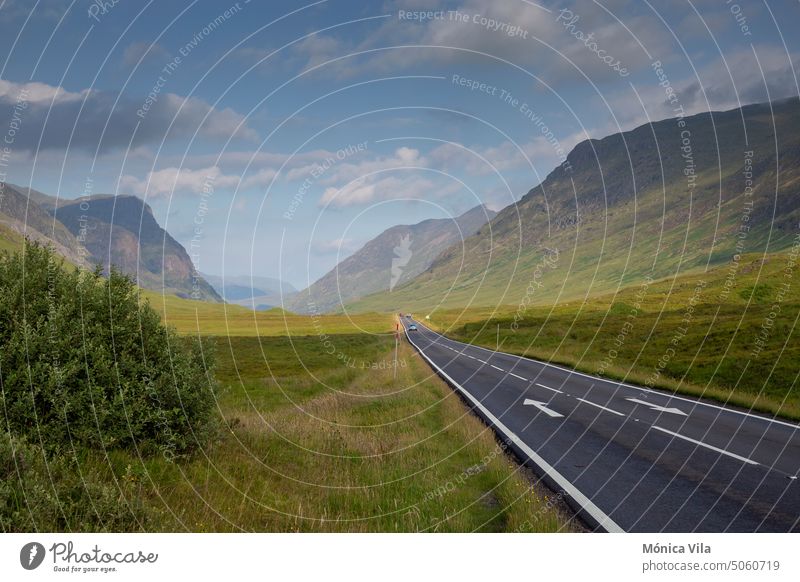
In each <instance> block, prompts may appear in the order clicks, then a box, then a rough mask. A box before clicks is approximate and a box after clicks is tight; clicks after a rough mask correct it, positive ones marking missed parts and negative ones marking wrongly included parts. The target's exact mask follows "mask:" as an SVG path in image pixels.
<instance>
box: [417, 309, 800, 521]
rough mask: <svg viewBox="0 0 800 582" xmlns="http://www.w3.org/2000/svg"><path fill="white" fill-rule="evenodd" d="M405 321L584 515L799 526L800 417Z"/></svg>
mask: <svg viewBox="0 0 800 582" xmlns="http://www.w3.org/2000/svg"><path fill="white" fill-rule="evenodd" d="M412 322H413V323H415V324H416V325H417V327H418V331H408V326H409V325H411V323H412ZM403 324H404V325H405V326H406V336H407V337H408V339H409V341H410V342H411V344H412V345H413V346H414V347H415V348H416V349H417V350H418V351H419V352H420V354H421V355H422V357H423V358H424V359H425V360H427V361H428V363H429V364H430V365H431V366H432V367H433V368H434V369H435V370H436V372H437V373H438V374H439V375H440V376H442V377H443V378H444V379H445V380H446V381H447V382H448V383H449V384H450V385H451V386H453V387H454V388H455V389H456V390H457V391H458V392H460V393H461V394H462V396H463V397H464V398H465V400H467V402H468V403H469V404H470V405H471V406H472V407H473V409H474V410H475V412H476V413H477V414H478V415H480V416H481V417H483V419H484V420H485V421H487V422H488V423H489V424H490V425H491V426H492V427H493V428H494V430H495V431H496V432H497V433H498V436H499V437H500V438H501V439H502V440H505V441H508V442H510V443H511V447H512V448H513V449H514V451H515V452H516V454H517V455H518V456H519V457H520V458H521V459H523V460H524V461H525V463H526V464H527V465H530V466H531V467H533V468H534V470H535V471H536V472H537V473H538V474H539V475H541V476H542V477H544V478H545V480H546V481H548V483H549V484H550V486H551V487H552V488H553V489H554V490H556V491H563V492H564V493H563V494H564V496H565V499H566V500H567V501H568V503H570V505H571V506H572V507H573V508H575V510H576V511H577V512H578V513H579V515H581V517H582V518H583V519H584V520H585V521H586V522H587V523H589V524H590V526H593V527H595V528H596V529H598V530H606V531H611V532H619V531H634V532H789V531H800V479H799V478H798V474H799V473H800V426H798V425H797V424H794V423H791V422H784V421H781V420H775V419H771V418H767V417H765V416H762V415H757V414H751V413H748V412H745V411H741V410H738V409H734V408H730V407H724V406H721V405H719V404H715V403H713V402H707V401H703V400H700V399H694V398H691V397H683V396H673V395H671V394H668V393H665V392H660V391H656V390H650V389H647V388H640V387H636V386H632V385H629V384H621V383H619V382H616V381H613V380H607V379H602V378H596V377H592V376H588V375H586V374H581V373H579V372H575V371H572V370H568V369H565V368H561V367H558V366H554V365H550V364H546V363H542V362H538V361H535V360H530V359H526V358H520V357H518V356H514V355H510V354H505V353H503V352H494V351H491V350H487V349H484V348H480V347H477V346H471V345H469V344H464V343H461V342H457V341H454V340H451V339H448V338H446V337H444V336H442V335H440V334H438V333H435V332H433V331H432V330H430V329H428V328H426V327H424V326H423V325H422V324H420V323H419V322H416V321H413V320H410V319H406V318H403Z"/></svg>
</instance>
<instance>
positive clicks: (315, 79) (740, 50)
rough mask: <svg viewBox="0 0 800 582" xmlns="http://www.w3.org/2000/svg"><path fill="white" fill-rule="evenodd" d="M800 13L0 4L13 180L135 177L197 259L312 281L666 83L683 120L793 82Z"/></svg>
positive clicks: (586, 5)
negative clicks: (14, 123)
mask: <svg viewBox="0 0 800 582" xmlns="http://www.w3.org/2000/svg"><path fill="white" fill-rule="evenodd" d="M34 6H35V7H34ZM32 7H33V8H32ZM798 22H800V5H798V3H797V2H789V1H787V2H769V3H762V2H755V1H748V2H744V1H741V2H738V3H736V2H726V1H725V0H719V1H707V0H702V1H694V2H684V1H683V0H675V1H669V2H667V1H663V0H662V1H658V2H647V1H638V0H637V1H625V0H607V1H604V2H599V1H598V2H590V1H586V2H583V1H581V2H566V3H558V2H542V3H534V2H529V1H527V0H497V1H493V2H488V1H485V0H484V1H478V0H460V1H456V2H443V1H430V0H398V1H396V2H394V1H386V2H381V1H376V2H353V1H350V0H329V1H320V2H312V3H308V4H305V3H303V2H272V1H271V2H256V1H255V0H254V1H252V2H245V1H244V0H240V2H238V3H237V2H228V1H224V0H223V1H213V2H212V1H205V2H202V1H197V2H193V3H183V2H149V3H146V2H129V1H126V0H118V2H117V3H113V2H111V1H108V0H107V1H106V2H101V1H100V0H97V1H96V2H89V1H84V0H80V1H78V0H75V1H74V2H68V1H63V2H62V1H61V0H49V1H47V2H37V3H35V4H34V3H32V2H21V1H16V0H15V1H5V2H3V1H2V0H0V28H2V34H0V45H2V51H1V52H0V54H2V55H4V60H3V61H2V70H0V109H2V115H3V119H4V120H6V119H7V120H10V119H12V116H13V114H14V111H15V109H16V110H17V112H20V111H21V112H22V114H21V115H20V116H19V119H20V122H19V123H18V126H19V127H15V128H14V131H13V139H12V140H11V141H12V143H11V144H8V147H9V151H10V165H9V168H8V173H7V179H8V181H9V182H12V183H16V184H21V185H31V186H32V187H33V188H35V189H38V190H41V191H44V192H47V193H50V194H53V195H58V196H60V197H63V198H76V197H78V196H81V195H82V194H85V193H92V194H98V193H120V194H134V195H136V196H139V197H141V198H143V199H145V200H146V201H147V202H148V203H149V204H150V205H151V206H152V208H153V210H154V212H155V214H156V216H157V218H158V219H159V221H160V222H161V224H162V225H164V226H165V227H166V228H167V229H168V230H169V232H170V233H171V234H173V236H175V237H176V238H177V239H178V240H179V241H180V242H181V243H183V244H184V245H185V246H186V247H187V249H189V250H190V251H191V254H192V255H193V259H194V260H195V263H196V265H197V266H198V268H199V269H200V270H201V271H204V272H207V273H212V274H223V273H224V274H228V275H240V274H248V273H253V274H254V275H260V276H271V277H280V278H283V279H285V280H287V281H289V282H291V283H292V284H294V285H295V286H297V287H304V286H306V285H307V284H308V283H309V282H312V281H313V280H315V279H316V278H318V277H319V276H321V275H322V274H324V273H325V272H326V271H327V270H329V269H330V268H332V267H333V266H334V265H335V264H336V262H337V261H338V260H340V259H341V258H343V257H344V256H347V255H348V254H350V253H352V252H353V251H354V250H355V249H357V248H358V247H359V246H360V245H362V244H363V243H364V242H366V241H367V240H369V239H370V238H372V237H374V236H375V235H377V234H379V233H380V232H382V231H383V230H384V229H386V228H388V227H390V226H393V225H395V224H403V223H414V222H418V221H420V220H423V219H426V218H432V217H449V216H455V215H458V214H460V213H462V212H464V211H466V210H468V209H469V208H471V207H473V206H475V205H477V204H481V203H485V204H488V205H489V206H490V207H492V208H494V209H500V208H502V207H504V206H507V205H508V204H511V203H513V202H514V201H515V200H518V199H519V197H521V196H522V195H524V194H525V193H526V192H527V191H528V190H529V189H530V188H532V187H533V186H535V185H537V184H538V183H539V182H540V181H541V180H542V179H543V178H544V177H545V176H546V175H547V173H548V172H550V171H551V170H552V169H553V168H554V167H555V166H556V165H557V164H559V163H560V162H561V161H562V159H563V156H564V155H566V153H568V152H569V150H570V149H571V148H572V147H573V146H574V145H575V144H576V143H577V142H579V141H581V140H583V139H586V138H587V137H602V136H605V135H608V134H610V133H614V132H617V131H620V130H627V129H631V128H633V127H635V126H637V125H640V124H642V123H646V122H647V121H648V120H655V119H663V118H665V117H670V116H672V115H673V114H674V112H673V110H674V105H675V102H673V104H670V103H669V102H668V100H667V96H668V95H667V89H672V90H674V91H675V95H676V99H677V104H678V105H680V106H681V107H682V108H683V109H684V111H685V112H686V113H687V114H688V113H694V112H699V111H706V110H708V109H728V108H732V107H736V106H738V105H740V104H745V103H752V102H756V101H763V100H766V99H767V98H772V99H778V98H783V97H788V96H791V95H795V96H796V95H798V83H797V78H796V76H795V73H796V67H795V66H796V65H797V64H798V54H799V53H798V40H797V34H796V30H795V28H796V26H795V25H796V24H797V23H798ZM590 35H591V36H590ZM655 63H660V64H661V68H662V70H663V74H662V75H661V76H660V77H659V75H657V74H656V72H655V68H656V67H655V66H654V64H655ZM22 105H24V107H22ZM4 125H6V127H4V128H0V132H3V133H5V134H6V135H9V134H8V132H7V131H6V130H8V129H9V128H10V126H9V125H8V124H7V123H6V122H5V121H4Z"/></svg>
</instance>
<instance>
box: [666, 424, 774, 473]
mask: <svg viewBox="0 0 800 582" xmlns="http://www.w3.org/2000/svg"><path fill="white" fill-rule="evenodd" d="M653 428H654V429H656V430H660V431H661V432H665V433H667V434H671V435H672V436H674V437H678V438H679V439H683V440H685V441H689V442H690V443H694V444H696V445H700V446H701V447H705V448H707V449H711V450H712V451H717V452H718V453H722V454H723V455H728V456H729V457H733V458H734V459H738V460H740V461H742V462H743V463H748V464H750V465H758V464H760V463H758V462H756V461H753V460H752V459H748V458H747V457H742V456H740V455H737V454H736V453H731V452H730V451H726V450H725V449H720V448H718V447H715V446H714V445H709V444H706V443H704V442H703V441H697V440H695V439H693V438H689V437H687V436H683V435H682V434H678V433H677V432H672V431H671V430H667V429H665V428H661V427H660V426H656V425H653Z"/></svg>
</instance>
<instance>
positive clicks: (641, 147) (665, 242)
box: [350, 98, 800, 313]
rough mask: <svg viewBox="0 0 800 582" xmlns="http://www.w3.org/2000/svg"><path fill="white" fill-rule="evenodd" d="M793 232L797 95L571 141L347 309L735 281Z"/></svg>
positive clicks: (798, 206) (797, 190)
mask: <svg viewBox="0 0 800 582" xmlns="http://www.w3.org/2000/svg"><path fill="white" fill-rule="evenodd" d="M798 224H800V100H798V99H797V98H792V99H788V100H784V101H779V102H772V103H763V104H756V105H748V106H745V107H742V108H741V109H734V110H731V111H724V112H708V113H702V114H698V115H693V116H690V117H685V118H682V119H678V118H673V119H665V120H662V121H658V122H654V123H648V124H645V125H642V126H640V127H637V128H636V129H633V130H631V131H627V132H623V133H617V134H613V135H610V136H608V137H605V138H603V139H599V140H598V139H590V140H586V141H583V142H581V143H579V144H578V145H577V146H576V147H575V148H574V149H573V150H572V151H571V152H570V154H569V155H568V156H567V160H566V161H565V162H564V163H563V164H562V165H561V166H559V167H557V168H556V169H555V170H553V171H552V172H551V173H550V174H549V175H548V176H547V177H546V178H545V180H544V181H543V182H542V183H541V184H539V185H538V186H536V187H535V188H533V189H532V190H530V191H529V192H528V193H527V194H526V195H525V196H523V197H522V199H521V200H520V201H519V202H518V203H516V204H514V205H511V206H509V207H507V208H505V209H503V210H502V211H500V213H498V215H497V216H496V217H495V218H494V220H492V222H491V223H490V224H489V227H487V228H483V229H481V232H480V233H478V234H476V235H474V236H472V237H470V238H469V239H467V240H466V241H465V243H464V244H463V245H454V246H451V247H450V248H448V249H447V250H446V251H445V252H443V253H441V254H440V255H439V256H438V257H437V259H436V260H435V261H434V262H433V263H432V264H431V265H430V268H428V269H427V270H426V271H425V272H423V273H422V274H420V275H419V276H418V277H416V278H415V279H414V280H412V281H409V282H407V283H405V284H404V285H402V286H400V287H399V288H395V289H394V291H393V292H392V293H380V294H375V295H373V296H371V297H368V298H365V299H363V300H361V301H358V302H356V303H355V304H353V305H352V306H350V307H351V308H352V309H354V310H372V309H391V310H398V309H400V310H403V309H406V310H412V309H413V310H415V311H421V310H423V311H425V312H426V313H430V312H431V311H432V310H434V309H436V308H437V307H438V306H458V305H472V306H496V305H500V304H505V305H514V306H519V309H520V310H521V311H523V312H524V310H525V309H526V306H527V305H530V304H536V303H543V304H547V303H552V302H553V301H554V300H557V299H558V300H567V299H583V298H585V297H588V296H591V295H593V294H596V293H603V292H609V291H611V292H613V291H615V290H616V289H618V288H620V286H623V285H628V284H633V283H638V282H644V281H647V280H648V279H647V278H648V277H652V278H653V279H658V278H662V277H671V276H674V275H677V274H679V273H684V272H687V271H696V272H702V271H703V270H705V269H707V268H710V267H713V266H719V265H725V266H727V267H728V268H729V269H730V272H731V277H732V278H733V279H735V278H736V273H737V270H738V269H739V268H740V267H739V260H740V259H739V257H740V256H741V255H742V254H743V253H753V252H760V253H764V252H776V251H780V250H785V249H787V248H788V247H790V246H791V245H792V241H793V239H794V237H795V236H796V235H797V233H798ZM490 232H491V236H489V234H488V233H490ZM642 289H643V292H645V293H646V292H647V288H646V285H645V286H643V288H642Z"/></svg>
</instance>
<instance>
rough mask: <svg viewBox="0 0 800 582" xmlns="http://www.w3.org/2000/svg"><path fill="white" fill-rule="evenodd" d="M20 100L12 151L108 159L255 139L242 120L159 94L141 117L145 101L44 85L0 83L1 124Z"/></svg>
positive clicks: (205, 105) (192, 100) (198, 102)
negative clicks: (171, 143) (180, 143)
mask: <svg viewBox="0 0 800 582" xmlns="http://www.w3.org/2000/svg"><path fill="white" fill-rule="evenodd" d="M20 97H23V98H24V99H25V100H27V109H26V111H25V123H24V125H23V127H22V130H21V131H20V132H18V133H17V135H16V139H15V146H16V147H17V148H19V149H23V150H36V149H38V150H48V149H60V150H66V149H68V148H77V149H84V150H88V151H90V152H92V153H94V152H95V151H98V150H99V152H100V153H106V152H108V151H112V150H120V149H125V148H128V147H133V148H137V147H140V146H142V145H146V144H155V143H161V142H162V141H163V140H165V139H167V140H174V139H178V138H186V137H192V136H194V135H195V134H196V135H198V136H200V137H207V138H213V139H217V140H226V139H228V138H230V137H238V138H241V139H245V140H250V141H254V140H256V139H257V138H258V133H257V132H256V131H255V130H254V129H252V128H251V127H250V126H249V125H248V124H247V120H246V119H245V117H244V116H243V115H241V114H239V113H237V112H235V111H234V110H232V109H230V108H223V109H219V108H216V107H213V106H212V105H210V104H209V103H207V102H206V101H203V100H202V99H200V98H198V97H183V96H181V95H176V94H174V93H162V94H160V95H158V96H157V99H156V100H155V102H153V103H152V104H151V107H150V109H149V110H148V111H146V112H142V108H143V106H144V104H145V96H141V98H133V97H131V96H129V95H119V94H118V93H114V92H109V91H97V90H90V89H84V90H82V91H79V92H72V91H67V90H65V89H64V88H62V87H57V86H52V85H47V84H45V83H38V82H29V83H15V82H13V81H8V80H0V118H5V119H9V118H11V116H12V115H13V109H14V107H15V106H16V105H17V101H18V100H19V99H20ZM140 112H142V113H141V114H140Z"/></svg>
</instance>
